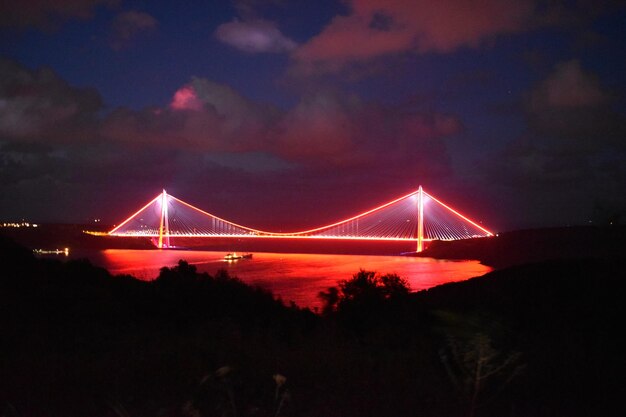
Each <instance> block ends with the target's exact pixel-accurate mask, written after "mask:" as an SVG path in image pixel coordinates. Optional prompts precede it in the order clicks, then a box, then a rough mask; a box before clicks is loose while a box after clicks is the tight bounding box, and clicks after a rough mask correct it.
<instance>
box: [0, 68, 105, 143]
mask: <svg viewBox="0 0 626 417" xmlns="http://www.w3.org/2000/svg"><path fill="white" fill-rule="evenodd" d="M101 106H102V102H101V98H100V95H99V94H98V93H97V92H96V91H95V90H93V89H88V88H76V87H72V86H70V85H69V84H67V82H65V81H64V80H62V79H61V78H59V77H58V75H56V74H55V73H54V71H52V70H51V69H49V68H40V69H38V70H30V69H27V68H24V67H23V66H21V65H19V64H17V63H16V62H14V61H11V60H7V59H0V139H10V140H24V141H32V140H38V141H41V140H46V141H48V140H49V141H55V142H64V141H75V140H77V136H80V135H81V134H85V133H86V132H89V131H91V129H92V128H93V124H94V122H95V116H96V113H97V112H98V111H99V110H100V109H101Z"/></svg>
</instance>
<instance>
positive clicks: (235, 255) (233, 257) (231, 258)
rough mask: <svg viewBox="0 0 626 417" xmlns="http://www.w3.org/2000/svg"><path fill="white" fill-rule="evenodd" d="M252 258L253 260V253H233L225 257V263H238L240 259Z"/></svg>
mask: <svg viewBox="0 0 626 417" xmlns="http://www.w3.org/2000/svg"><path fill="white" fill-rule="evenodd" d="M250 258H252V254H251V253H242V254H238V253H237V252H233V253H228V254H226V256H224V260H225V261H236V260H238V259H250Z"/></svg>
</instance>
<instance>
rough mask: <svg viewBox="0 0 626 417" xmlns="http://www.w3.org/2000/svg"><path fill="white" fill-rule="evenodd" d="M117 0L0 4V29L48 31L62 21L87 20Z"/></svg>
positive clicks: (38, 0)
mask: <svg viewBox="0 0 626 417" xmlns="http://www.w3.org/2000/svg"><path fill="white" fill-rule="evenodd" d="M118 3H119V0H28V1H3V2H1V3H0V27H16V28H25V27H37V28H40V29H50V28H53V27H55V26H57V25H58V24H59V23H61V22H62V21H64V20H67V19H71V18H76V19H89V18H91V17H92V16H93V10H94V9H95V8H96V7H97V6H99V5H105V6H109V7H110V6H114V5H116V4H118Z"/></svg>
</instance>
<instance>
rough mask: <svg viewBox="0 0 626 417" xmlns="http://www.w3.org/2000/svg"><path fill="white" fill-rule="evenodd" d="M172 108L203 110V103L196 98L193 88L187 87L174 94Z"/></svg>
mask: <svg viewBox="0 0 626 417" xmlns="http://www.w3.org/2000/svg"><path fill="white" fill-rule="evenodd" d="M170 107H171V108H172V109H174V110H201V109H202V101H200V99H199V98H198V96H196V91H195V90H194V89H193V87H192V86H190V85H185V86H183V87H181V88H179V89H178V91H176V93H174V98H172V102H171V103H170Z"/></svg>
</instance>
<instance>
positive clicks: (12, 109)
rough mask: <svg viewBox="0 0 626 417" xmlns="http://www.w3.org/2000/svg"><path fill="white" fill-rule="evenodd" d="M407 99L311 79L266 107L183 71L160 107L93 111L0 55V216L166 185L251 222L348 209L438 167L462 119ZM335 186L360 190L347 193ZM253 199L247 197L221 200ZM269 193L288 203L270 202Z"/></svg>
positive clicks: (79, 205) (85, 211)
mask: <svg viewBox="0 0 626 417" xmlns="http://www.w3.org/2000/svg"><path fill="white" fill-rule="evenodd" d="M413 108H414V107H413V106H411V107H410V108H409V107H405V106H391V105H381V104H377V103H371V102H366V101H364V100H363V99H362V98H360V97H358V96H355V95H349V94H345V93H343V92H341V91H333V90H323V91H315V92H313V93H311V94H308V95H305V96H303V97H302V98H301V99H300V101H299V102H298V103H297V104H296V105H294V106H293V107H292V108H289V109H278V108H276V107H275V106H272V105H270V104H267V103H261V102H257V101H254V100H250V99H249V98H247V97H245V96H244V95H242V94H241V93H239V92H238V91H236V90H235V89H233V88H232V87H230V86H228V85H224V84H220V83H216V82H213V81H211V80H207V79H203V78H192V79H191V80H190V81H189V82H188V83H186V84H184V85H182V86H181V87H180V88H179V89H178V90H177V91H175V92H173V94H172V100H171V102H170V103H169V105H168V106H165V107H147V108H144V109H141V110H133V109H128V108H117V109H113V110H112V111H110V112H108V113H103V108H102V104H101V100H100V97H99V95H98V94H97V93H96V92H95V91H93V90H89V89H81V88H76V87H74V86H71V85H69V84H68V83H66V82H65V81H63V80H62V79H60V78H59V77H58V76H57V75H56V74H54V72H52V71H51V70H48V69H38V70H30V69H27V68H24V67H23V66H21V65H20V64H17V63H15V62H12V61H7V60H3V61H0V179H1V180H2V181H0V195H3V196H5V197H2V198H0V207H1V208H2V209H1V210H0V211H1V213H0V215H4V216H15V215H18V214H19V215H20V216H29V215H31V214H32V215H33V216H35V215H37V213H39V215H41V211H40V209H38V208H37V207H38V205H37V203H38V202H39V201H42V199H43V200H45V199H54V200H55V201H57V202H58V204H56V205H55V208H54V209H52V210H51V211H50V212H49V213H48V214H47V216H48V220H59V219H60V220H65V221H67V220H73V221H80V220H81V219H84V218H86V217H87V216H90V215H98V216H104V217H105V218H107V213H108V216H109V220H110V221H112V222H113V221H116V220H119V219H111V218H110V217H111V213H115V212H117V210H119V207H120V206H119V205H120V204H124V202H128V207H129V208H132V207H134V205H136V204H137V201H138V199H139V200H140V201H141V199H142V198H143V197H142V196H143V194H142V195H141V196H138V193H141V192H144V193H146V194H145V198H146V199H147V198H149V197H151V196H152V192H153V191H154V190H156V191H157V192H158V190H160V188H162V187H164V186H165V187H167V188H168V189H170V188H171V191H172V192H173V193H174V194H175V195H181V196H185V195H186V194H187V193H190V194H191V195H194V194H195V195H197V194H198V193H197V190H199V189H206V190H213V191H214V192H213V194H211V195H210V196H207V197H206V201H204V202H203V201H200V202H197V203H199V204H200V205H201V206H202V207H207V208H211V207H213V208H215V209H216V211H217V212H221V213H228V214H229V216H230V215H231V213H232V215H233V216H234V220H238V219H237V215H238V214H240V215H246V214H247V215H248V216H250V210H249V207H250V206H253V207H257V205H256V204H258V207H260V208H259V210H258V212H257V211H256V210H255V212H254V213H253V214H252V216H251V218H252V219H253V220H255V219H256V220H255V221H262V220H263V219H267V218H268V217H272V216H274V215H278V216H280V218H281V224H280V225H276V226H279V227H284V226H285V224H287V223H289V222H292V224H294V225H295V224H296V223H299V224H302V221H303V219H306V218H307V216H309V218H311V219H316V220H315V221H314V222H313V223H317V222H318V221H321V220H322V219H320V216H319V213H318V212H319V210H318V206H317V205H316V204H317V203H316V201H319V199H320V198H323V199H325V201H328V202H334V203H336V204H337V207H341V208H342V209H344V210H346V213H345V214H346V215H349V214H352V211H356V210H358V209H362V206H363V201H365V202H366V204H375V203H378V202H380V201H381V200H382V196H381V195H378V194H376V193H375V190H381V189H383V190H385V192H386V193H388V194H386V195H385V197H387V196H388V197H389V198H391V197H394V196H395V195H397V194H400V193H402V192H406V184H407V183H411V182H413V179H414V178H420V180H421V181H428V179H431V181H434V180H435V179H440V178H442V177H443V178H445V177H446V176H447V175H449V173H450V167H449V166H450V160H449V156H448V153H447V148H446V145H445V142H444V139H446V138H450V137H453V136H454V135H456V134H458V133H459V132H460V131H461V130H462V129H463V127H462V125H461V123H460V121H459V120H458V118H456V117H454V116H453V115H446V114H443V113H438V112H418V111H414V110H413ZM225 183H228V184H230V185H231V187H224V186H223V184H225ZM371 184H377V187H371ZM346 189H350V191H351V192H350V194H351V195H353V196H359V199H365V200H359V199H354V200H349V201H346V199H347V197H346V192H345V190H346ZM215 193H218V194H219V195H218V194H215ZM6 196H11V198H10V199H9V198H8V197H6ZM76 196H81V198H80V199H77V197H76ZM83 197H84V198H83ZM218 197H219V200H220V201H221V203H216V202H215V201H216V200H217V199H218ZM244 197H245V198H244ZM12 199H18V200H19V202H12V201H11V200H12ZM254 199H256V202H255V203H256V204H255V203H252V202H251V203H250V206H248V205H245V204H244V205H241V207H239V208H238V209H233V208H232V207H230V206H229V204H231V203H232V201H244V200H245V201H254ZM292 200H295V201H292ZM276 201H285V202H287V204H285V205H282V206H280V207H275V206H276ZM367 201H369V203H367ZM229 202H230V203H229ZM216 204H218V205H217V206H216ZM219 204H221V205H219ZM329 204H330V203H329ZM264 207H268V208H267V209H264ZM237 210H239V211H237ZM296 210H297V211H299V213H301V214H302V216H303V217H301V216H300V215H298V216H296V215H294V213H295V212H296ZM270 211H271V215H270V213H269V212H270ZM68 213H71V216H74V217H72V218H68ZM327 215H330V214H327ZM255 216H256V217H255ZM290 216H291V218H289V217H290ZM322 217H323V216H322ZM277 218H278V217H277ZM317 219H319V220H317ZM242 220H245V219H242ZM328 220H329V221H330V220H333V219H328ZM259 225H262V224H260V223H259Z"/></svg>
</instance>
